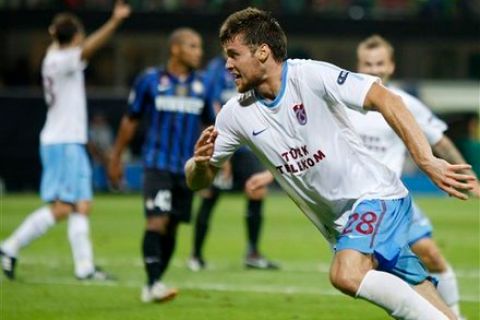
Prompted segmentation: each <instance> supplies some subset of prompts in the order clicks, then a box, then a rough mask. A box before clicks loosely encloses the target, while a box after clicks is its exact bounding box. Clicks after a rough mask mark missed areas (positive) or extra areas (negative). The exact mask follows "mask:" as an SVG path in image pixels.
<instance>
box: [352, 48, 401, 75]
mask: <svg viewBox="0 0 480 320" xmlns="http://www.w3.org/2000/svg"><path fill="white" fill-rule="evenodd" d="M394 71H395V64H394V63H393V61H392V59H391V57H390V54H389V52H388V50H387V48H385V47H378V48H373V49H363V50H361V51H360V52H359V53H358V72H361V73H367V74H371V75H374V76H377V77H380V78H381V79H382V81H383V82H387V81H388V79H389V78H390V76H391V75H392V74H393V72H394Z"/></svg>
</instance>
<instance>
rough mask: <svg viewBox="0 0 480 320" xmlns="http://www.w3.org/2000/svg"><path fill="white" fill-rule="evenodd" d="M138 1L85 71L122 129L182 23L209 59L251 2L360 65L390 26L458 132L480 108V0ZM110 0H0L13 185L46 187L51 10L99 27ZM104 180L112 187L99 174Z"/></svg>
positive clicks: (301, 50)
mask: <svg viewBox="0 0 480 320" xmlns="http://www.w3.org/2000/svg"><path fill="white" fill-rule="evenodd" d="M130 4H131V5H132V7H133V9H134V13H133V15H132V16H131V17H130V19H128V21H126V23H125V24H124V25H123V26H122V27H121V29H120V31H119V33H118V34H117V35H116V36H115V37H114V39H113V40H112V41H110V42H109V44H108V45H107V47H106V48H104V49H103V50H101V51H100V52H99V54H98V55H96V56H95V57H94V58H93V59H92V61H90V63H89V68H88V69H87V72H86V83H87V86H88V98H89V115H90V117H92V116H94V115H95V114H97V113H101V114H102V115H104V116H106V118H107V121H108V122H109V124H110V125H111V127H112V130H113V131H116V127H117V125H118V123H119V119H120V116H121V114H122V112H123V111H124V110H125V106H126V97H127V95H128V89H129V87H130V85H131V84H132V82H133V79H134V77H135V75H136V74H138V73H139V72H140V71H141V70H143V69H144V68H146V67H148V66H151V65H158V64H160V63H162V62H164V61H165V58H166V55H167V50H166V46H165V43H166V37H167V35H168V34H169V32H170V31H172V30H173V29H174V28H176V27H179V26H190V27H193V28H195V29H197V30H199V31H200V33H201V34H202V35H203V36H204V48H205V55H204V61H205V62H206V61H208V60H209V59H210V58H212V57H213V56H214V55H216V54H218V53H219V51H220V48H219V45H218V40H217V32H218V27H219V25H220V23H221V22H222V20H223V19H224V18H225V17H226V15H228V13H230V12H232V10H234V9H238V8H243V7H245V6H247V5H255V6H258V7H261V8H265V9H268V10H271V11H273V12H274V14H275V15H276V16H277V17H278V19H279V20H280V22H281V24H282V25H283V26H284V28H285V30H286V32H287V35H288V38H289V39H288V40H289V55H290V57H307V58H313V59H318V60H325V61H329V62H331V63H334V64H336V65H338V66H341V67H343V68H346V69H350V70H354V69H355V48H356V45H357V43H358V41H360V40H361V39H362V38H364V37H366V36H368V35H371V34H373V33H379V34H381V35H383V36H384V37H386V38H387V39H388V40H390V41H391V42H392V43H393V45H394V46H395V48H396V60H397V69H396V74H395V75H394V77H395V79H397V80H400V84H401V85H402V86H403V87H404V88H406V89H407V91H410V92H412V93H413V94H415V95H417V96H419V97H420V98H421V99H422V100H424V101H425V102H426V103H427V104H428V105H429V106H430V107H431V108H432V109H433V110H434V111H435V112H436V113H437V114H439V115H440V116H441V117H442V118H443V119H445V120H446V121H447V122H448V123H449V124H450V127H451V130H450V132H449V135H450V137H452V138H453V139H454V140H458V139H465V138H468V137H467V136H468V134H469V133H468V132H467V122H468V121H469V119H471V118H472V116H473V115H475V114H478V108H479V79H480V43H479V35H480V23H479V21H480V18H479V17H480V2H479V1H475V0H456V1H453V0H421V1H420V0H419V1H414V0H330V1H329V0H310V1H307V0H282V1H269V0H252V1H231V0H230V1H229V0H223V1H222V0H214V1H207V0H184V1H180V0H163V1H162V0H136V1H130ZM111 7H112V1H107V0H103V1H92V0H90V1H89V0H65V1H52V0H23V1H22V0H16V1H14V0H2V1H0V43H2V50H1V51H0V61H2V63H1V64H0V108H1V114H2V116H1V118H0V130H1V131H0V132H1V135H0V150H2V152H1V153H2V156H1V165H0V178H1V179H2V181H3V184H4V186H5V187H6V189H7V190H31V191H34V190H37V188H38V183H39V174H40V164H39V158H38V152H37V150H38V133H39V131H40V129H41V127H42V125H43V122H44V119H45V105H44V102H43V98H42V92H41V87H40V84H41V79H40V64H41V60H42V57H43V54H44V52H45V49H46V47H47V46H48V44H49V41H50V39H49V36H48V33H47V26H48V25H49V23H50V21H51V18H52V16H53V15H54V14H55V13H56V12H58V11H61V10H72V11H74V12H76V13H77V14H78V15H79V16H80V17H81V18H82V19H83V21H84V24H85V26H86V29H87V31H92V30H93V29H94V28H97V27H98V26H99V25H100V24H101V23H102V22H103V21H104V20H105V19H106V18H107V17H108V15H109V12H110V11H109V10H110V9H111ZM140 134H141V132H140ZM477 135H478V134H477ZM474 139H478V136H477V137H474ZM137 140H138V141H137V142H136V143H134V144H133V146H132V152H133V158H132V160H133V162H132V165H134V167H135V164H136V163H137V162H136V160H137V159H138V155H139V152H140V145H139V143H140V139H137ZM132 175H133V176H132V177H130V175H129V184H130V187H131V188H133V189H138V187H139V178H138V174H137V172H136V171H135V170H133V173H132ZM421 182H422V181H420V180H419V183H421ZM414 184H415V185H417V184H418V183H414ZM96 185H97V187H99V188H103V187H105V181H104V180H98V175H97V178H96ZM419 186H420V188H423V187H421V185H419ZM422 190H423V189H422ZM427 191H434V190H433V189H431V188H427Z"/></svg>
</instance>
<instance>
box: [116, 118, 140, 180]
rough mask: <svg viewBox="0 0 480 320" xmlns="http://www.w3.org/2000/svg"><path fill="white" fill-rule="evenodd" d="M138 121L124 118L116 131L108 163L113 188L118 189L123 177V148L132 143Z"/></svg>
mask: <svg viewBox="0 0 480 320" xmlns="http://www.w3.org/2000/svg"><path fill="white" fill-rule="evenodd" d="M138 123H139V121H138V120H137V119H133V118H130V117H128V116H124V117H123V118H122V122H121V123H120V129H118V133H117V138H116V139H115V144H114V145H113V149H112V153H111V154H110V160H109V161H108V178H109V180H110V182H111V184H112V185H113V186H116V187H118V186H119V185H120V182H121V180H122V176H123V165H122V154H123V151H124V150H125V148H126V147H127V146H128V144H129V143H130V141H132V138H133V136H134V135H135V131H136V130H137V127H138Z"/></svg>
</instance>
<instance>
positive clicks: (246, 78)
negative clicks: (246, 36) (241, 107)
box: [223, 35, 263, 93]
mask: <svg viewBox="0 0 480 320" xmlns="http://www.w3.org/2000/svg"><path fill="white" fill-rule="evenodd" d="M223 49H224V51H225V54H226V59H227V60H226V63H225V67H226V68H227V70H228V71H230V73H231V74H232V77H233V79H234V81H235V85H236V86H237V90H238V92H240V93H243V92H247V91H248V90H250V89H253V88H255V87H257V86H258V85H259V84H261V83H262V81H263V73H262V70H263V66H262V64H261V63H260V61H259V60H258V58H257V57H256V54H255V53H256V51H255V52H252V50H251V48H250V47H249V46H247V45H246V44H244V43H243V37H242V36H240V35H237V36H236V37H234V38H233V39H232V40H231V41H229V42H227V43H226V44H225V45H224V47H223Z"/></svg>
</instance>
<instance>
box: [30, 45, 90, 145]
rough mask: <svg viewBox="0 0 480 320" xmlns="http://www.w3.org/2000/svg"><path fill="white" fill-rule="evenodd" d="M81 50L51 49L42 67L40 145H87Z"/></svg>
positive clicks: (83, 63)
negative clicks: (45, 110)
mask: <svg viewBox="0 0 480 320" xmlns="http://www.w3.org/2000/svg"><path fill="white" fill-rule="evenodd" d="M81 52H82V50H81V48H80V47H73V48H66V49H58V48H51V49H49V50H48V51H47V54H46V56H45V59H44V60H43V63H42V78H43V90H44V96H45V102H46V104H47V106H48V113H47V120H46V122H45V126H44V127H43V130H42V133H41V136H40V141H41V143H42V144H51V143H86V142H87V108H86V96H85V83H84V75H83V70H84V69H85V67H86V63H85V62H84V61H82V60H81Z"/></svg>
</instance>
